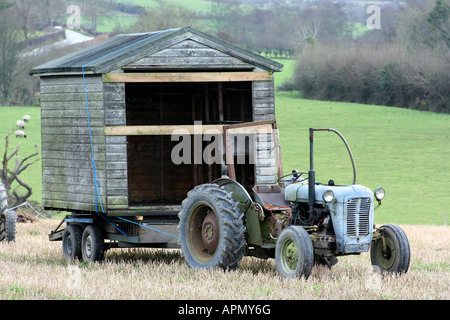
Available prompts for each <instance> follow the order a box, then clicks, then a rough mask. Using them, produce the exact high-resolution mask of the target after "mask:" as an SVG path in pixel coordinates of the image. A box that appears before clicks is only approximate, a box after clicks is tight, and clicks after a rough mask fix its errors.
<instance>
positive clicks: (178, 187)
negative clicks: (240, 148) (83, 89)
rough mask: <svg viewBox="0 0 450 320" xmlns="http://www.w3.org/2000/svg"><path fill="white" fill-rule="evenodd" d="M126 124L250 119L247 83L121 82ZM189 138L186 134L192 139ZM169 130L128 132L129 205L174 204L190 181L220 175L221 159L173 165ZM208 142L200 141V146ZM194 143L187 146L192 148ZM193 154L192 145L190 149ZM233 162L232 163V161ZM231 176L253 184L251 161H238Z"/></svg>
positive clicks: (249, 86)
mask: <svg viewBox="0 0 450 320" xmlns="http://www.w3.org/2000/svg"><path fill="white" fill-rule="evenodd" d="M125 97H126V124H127V126H136V125H143V126H145V125H153V126H165V125H193V124H194V121H201V122H202V124H226V123H239V122H251V121H252V120H253V110H252V109H253V108H252V82H250V81H247V82H246V81H242V82H173V83H126V84H125ZM193 139H194V137H193V136H192V135H191V141H194V140H193ZM178 143H179V141H171V136H170V135H134V136H127V169H128V202H129V206H149V205H177V204H180V203H181V201H182V200H183V199H185V198H186V195H187V192H188V191H189V190H191V189H193V188H194V186H196V185H198V184H202V183H208V182H211V181H213V180H214V179H217V178H219V177H221V176H222V166H221V164H218V163H214V164H211V165H208V164H206V163H205V162H204V161H202V163H201V164H194V159H193V158H192V159H191V161H190V163H189V164H178V165H176V164H174V163H173V162H172V160H171V153H172V149H173V148H174V147H175V146H176V145H177V144H178ZM209 143H210V142H203V146H202V148H203V150H204V148H205V147H206V146H207V145H208V144H209ZM193 147H194V146H192V148H193ZM191 151H192V152H191V155H192V157H193V154H194V153H193V152H194V150H193V149H192V150H191ZM235 163H237V162H236V161H235ZM235 166H236V180H237V181H238V182H240V183H242V184H243V185H245V186H247V187H249V188H250V187H252V186H253V181H254V175H255V172H254V170H255V169H254V165H253V164H250V163H249V161H245V164H237V165H235Z"/></svg>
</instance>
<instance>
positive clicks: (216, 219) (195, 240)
mask: <svg viewBox="0 0 450 320" xmlns="http://www.w3.org/2000/svg"><path fill="white" fill-rule="evenodd" d="M238 204H239V202H237V201H235V200H234V199H233V197H232V195H231V193H229V192H227V191H226V190H224V189H222V188H221V187H219V186H218V185H216V184H203V185H199V186H197V187H195V188H194V189H193V190H191V191H190V192H189V193H188V196H187V198H186V199H185V200H184V201H183V203H182V210H181V211H180V213H179V218H180V223H179V225H178V231H179V234H180V244H181V250H182V252H183V256H184V258H185V260H186V263H187V264H188V266H190V267H192V268H206V269H209V268H222V269H235V268H236V267H237V264H238V262H239V260H240V259H241V258H242V257H243V254H244V253H243V249H244V246H245V237H244V232H245V227H244V224H243V214H242V213H241V211H240V210H239V207H238Z"/></svg>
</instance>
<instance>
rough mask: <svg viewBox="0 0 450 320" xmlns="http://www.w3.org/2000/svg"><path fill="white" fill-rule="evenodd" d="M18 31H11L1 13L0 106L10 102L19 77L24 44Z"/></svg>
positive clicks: (3, 14)
mask: <svg viewBox="0 0 450 320" xmlns="http://www.w3.org/2000/svg"><path fill="white" fill-rule="evenodd" d="M18 38H19V35H18V31H17V30H14V29H11V27H10V25H9V23H8V19H6V18H5V13H1V11H0V89H1V95H0V104H2V105H5V104H8V102H9V96H10V93H11V86H12V83H13V82H14V79H15V77H16V76H17V70H16V66H17V64H18V62H19V53H20V51H21V49H22V44H21V43H20V42H19V40H18Z"/></svg>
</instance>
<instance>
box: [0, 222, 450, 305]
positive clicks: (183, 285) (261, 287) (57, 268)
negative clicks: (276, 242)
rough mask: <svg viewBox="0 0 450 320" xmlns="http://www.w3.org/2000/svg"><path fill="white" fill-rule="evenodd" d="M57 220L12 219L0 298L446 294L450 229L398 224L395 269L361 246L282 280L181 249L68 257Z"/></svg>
mask: <svg viewBox="0 0 450 320" xmlns="http://www.w3.org/2000/svg"><path fill="white" fill-rule="evenodd" d="M58 223H59V221H58V220H39V221H37V222H34V223H19V224H18V225H17V237H16V241H15V242H14V243H6V242H1V243H0V270H2V272H0V299H3V300H5V299H6V300H10V299H26V300H33V299H39V300H45V299H50V300H85V299H86V300H91V299H100V300H123V299H127V300H134V299H139V300H142V299H152V300H155V299H171V300H211V299H213V300H225V299H231V300H243V299H245V300H248V299H249V300H254V299H256V300H292V299H298V300H303V299H314V300H316V299H319V300H341V299H345V300H359V299H366V300H405V299H406V300H412V299H415V300H448V299H449V298H450V291H449V283H450V232H449V231H450V228H449V227H445V226H411V225H402V228H403V229H404V230H405V232H406V234H407V235H408V237H409V241H410V246H411V265H410V268H409V271H408V273H407V274H404V275H402V276H394V275H390V276H380V275H379V274H377V273H374V272H373V271H372V267H371V264H370V256H369V254H368V253H365V254H362V255H360V256H348V257H341V258H339V263H338V264H337V265H336V266H334V267H333V268H332V270H329V269H328V268H326V267H314V268H313V272H312V275H311V276H310V277H309V279H307V280H305V279H283V278H281V277H279V276H278V275H277V271H276V267H275V261H274V260H273V259H269V260H260V259H256V258H250V257H245V258H244V259H243V260H241V262H240V264H239V268H238V269H237V270H236V271H232V272H224V271H221V270H193V269H190V268H188V267H187V266H186V264H185V262H184V259H183V258H182V257H181V254H180V251H179V250H175V249H171V250H159V249H158V250H157V249H112V250H109V251H107V254H106V259H105V260H104V261H103V262H102V263H94V264H87V263H84V262H75V263H73V264H68V263H67V262H66V261H65V260H64V258H63V256H62V249H61V242H49V241H48V238H47V234H48V233H49V232H50V230H52V229H54V228H55V227H56V225H57V224H58Z"/></svg>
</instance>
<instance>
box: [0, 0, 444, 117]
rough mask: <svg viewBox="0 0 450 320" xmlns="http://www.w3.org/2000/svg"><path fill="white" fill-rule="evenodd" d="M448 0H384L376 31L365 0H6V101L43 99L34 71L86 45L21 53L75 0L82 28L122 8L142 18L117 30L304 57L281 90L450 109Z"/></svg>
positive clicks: (0, 90)
mask: <svg viewBox="0 0 450 320" xmlns="http://www.w3.org/2000/svg"><path fill="white" fill-rule="evenodd" d="M449 1H450V0H405V1H397V0H393V1H391V2H390V3H388V5H385V6H382V7H380V10H381V11H380V17H381V26H380V28H377V29H374V30H368V27H367V25H366V23H367V21H368V20H367V19H368V17H369V13H368V12H367V5H368V4H366V2H363V1H360V2H359V4H358V3H356V2H355V1H345V0H341V1H325V0H317V1H306V0H305V1H290V2H288V1H278V0H272V1H253V2H251V3H250V2H248V1H246V2H243V1H239V0H210V1H209V5H208V6H209V7H208V8H209V9H208V10H202V11H201V10H196V9H195V8H187V7H186V6H184V5H183V2H182V1H171V0H154V1H153V4H154V5H153V6H152V7H146V8H143V7H140V6H137V5H133V4H130V3H127V2H123V1H116V0H91V1H88V0H77V1H68V0H44V1H39V2H37V1H32V0H15V1H13V0H0V53H1V54H0V104H8V103H9V104H31V103H36V102H37V101H36V92H37V91H38V90H37V89H36V84H35V83H34V81H33V80H32V79H30V77H29V76H28V70H29V69H30V68H31V67H33V66H35V65H38V64H39V63H42V62H45V61H46V60H50V59H53V58H55V57H57V56H61V55H62V54H64V53H66V52H70V51H74V50H76V49H78V47H79V46H77V47H72V48H66V49H59V50H55V51H54V52H50V53H49V54H46V55H45V56H34V57H28V58H27V59H24V58H20V52H22V51H23V50H25V49H26V48H27V45H28V43H29V41H27V39H28V37H29V35H30V32H32V31H34V30H33V29H36V28H37V27H38V26H46V25H52V24H55V23H59V24H64V22H65V19H67V15H66V12H65V9H66V7H67V5H68V4H69V3H70V4H77V5H79V6H80V7H81V8H82V15H83V26H82V29H83V31H84V32H89V31H90V32H94V31H95V30H96V28H97V26H98V24H99V23H100V22H101V21H102V20H103V21H105V20H107V19H109V18H108V15H115V14H117V13H118V12H119V13H120V14H127V15H132V16H133V17H135V23H132V24H127V25H123V24H120V23H118V24H117V25H116V27H115V28H114V30H112V32H111V35H114V34H118V33H134V32H148V31H155V30H164V29H169V28H174V27H182V26H187V25H190V26H193V27H195V28H198V29H199V30H202V31H204V32H206V33H209V34H212V35H214V36H217V37H219V38H221V39H223V40H227V41H230V42H233V43H235V44H237V45H239V46H242V47H245V48H247V49H250V50H252V51H254V52H256V53H259V54H263V55H266V56H268V57H270V58H294V59H297V61H298V63H297V69H296V71H295V75H296V76H295V77H294V78H293V79H292V81H291V82H290V83H288V84H286V85H284V87H283V88H282V89H285V90H299V91H300V92H302V94H303V96H305V97H309V98H315V99H330V100H341V101H354V102H363V103H379V104H388V105H396V106H401V107H414V108H419V109H423V110H432V111H439V112H450V111H448V110H447V109H448V108H450V107H449V105H450V104H449V103H448V92H447V91H448V90H447V89H448V86H449V79H448V72H446V70H447V69H448V67H447V66H448V65H449V64H448V62H449V60H448V59H449V53H448V51H449V30H448V28H449V24H450V23H449V9H448V8H449ZM355 3H356V4H355ZM246 4H247V5H246ZM18 39H20V41H18ZM28 50H29V46H28ZM19 61H20V62H19ZM419 86H420V90H419Z"/></svg>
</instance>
